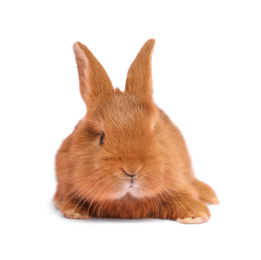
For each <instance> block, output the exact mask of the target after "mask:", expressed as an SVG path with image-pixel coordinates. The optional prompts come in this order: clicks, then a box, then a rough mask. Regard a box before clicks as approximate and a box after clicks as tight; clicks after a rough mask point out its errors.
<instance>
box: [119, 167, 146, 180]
mask: <svg viewBox="0 0 261 260" xmlns="http://www.w3.org/2000/svg"><path fill="white" fill-rule="evenodd" d="M141 169H142V167H135V168H134V167H124V168H122V169H121V170H122V171H123V172H124V173H125V174H126V175H127V176H129V177H130V178H134V177H135V176H136V175H137V174H138V173H139V172H140V171H141Z"/></svg>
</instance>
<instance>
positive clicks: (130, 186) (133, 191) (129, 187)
mask: <svg viewBox="0 0 261 260" xmlns="http://www.w3.org/2000/svg"><path fill="white" fill-rule="evenodd" d="M139 191H140V187H139V185H138V184H137V182H136V181H134V180H133V179H131V180H130V181H128V182H127V183H126V185H125V187H124V188H123V195H122V196H125V195H126V194H127V193H129V194H130V195H132V196H133V197H140V196H139Z"/></svg>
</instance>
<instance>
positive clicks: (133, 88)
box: [125, 39, 155, 97]
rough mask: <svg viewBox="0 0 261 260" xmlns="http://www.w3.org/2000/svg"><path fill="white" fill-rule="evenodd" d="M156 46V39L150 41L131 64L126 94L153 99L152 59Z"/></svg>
mask: <svg viewBox="0 0 261 260" xmlns="http://www.w3.org/2000/svg"><path fill="white" fill-rule="evenodd" d="M154 45H155V40H154V39H150V40H148V41H147V42H146V43H145V44H144V45H143V47H142V48H141V50H140V51H139V53H138V55H137V56H136V58H135V60H134V61H133V63H132V64H131V66H130V68H129V71H128V75H127V80H126V86H125V90H126V92H129V93H135V94H138V95H140V96H147V97H152V92H153V89H152V72H151V57H152V51H153V48H154Z"/></svg>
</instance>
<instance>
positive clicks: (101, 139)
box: [100, 132, 104, 145]
mask: <svg viewBox="0 0 261 260" xmlns="http://www.w3.org/2000/svg"><path fill="white" fill-rule="evenodd" d="M103 139H104V132H102V134H101V136H100V145H103Z"/></svg>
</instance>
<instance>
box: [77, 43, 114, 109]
mask: <svg viewBox="0 0 261 260" xmlns="http://www.w3.org/2000/svg"><path fill="white" fill-rule="evenodd" d="M73 50H74V54H75V58H76V63H77V67H78V74H79V82H80V92H81V95H82V98H83V100H84V102H85V103H86V105H87V106H89V105H90V104H92V103H93V102H94V101H95V99H96V97H97V96H98V95H100V94H101V93H102V92H103V93H104V92H106V93H113V92H114V89H113V86H112V83H111V80H110V78H109V76H108V74H107V72H106V71H105V69H104V68H103V66H102V65H101V64H100V63H99V61H98V60H97V59H96V58H95V57H94V55H93V54H92V53H91V51H90V50H89V49H88V48H87V47H86V46H85V45H83V44H82V43H80V42H76V43H74V45H73Z"/></svg>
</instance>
